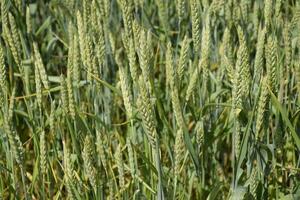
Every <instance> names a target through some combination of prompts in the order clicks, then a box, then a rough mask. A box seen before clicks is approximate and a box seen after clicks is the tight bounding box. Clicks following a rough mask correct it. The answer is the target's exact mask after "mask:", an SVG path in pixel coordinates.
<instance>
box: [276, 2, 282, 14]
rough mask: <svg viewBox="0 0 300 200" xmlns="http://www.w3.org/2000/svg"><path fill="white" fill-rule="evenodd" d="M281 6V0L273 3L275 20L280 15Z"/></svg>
mask: <svg viewBox="0 0 300 200" xmlns="http://www.w3.org/2000/svg"><path fill="white" fill-rule="evenodd" d="M281 6H282V0H276V3H275V16H276V17H277V18H278V17H279V16H280V14H281Z"/></svg>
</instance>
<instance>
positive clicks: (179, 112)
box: [171, 86, 185, 130]
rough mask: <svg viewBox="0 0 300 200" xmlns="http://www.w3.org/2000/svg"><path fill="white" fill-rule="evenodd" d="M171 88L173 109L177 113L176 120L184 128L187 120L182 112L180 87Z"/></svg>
mask: <svg viewBox="0 0 300 200" xmlns="http://www.w3.org/2000/svg"><path fill="white" fill-rule="evenodd" d="M171 90H172V91H171V99H172V105H173V110H174V113H175V118H176V121H177V123H178V125H179V127H180V128H181V129H183V130H184V129H185V121H184V117H183V113H182V108H181V105H180V99H179V95H178V89H177V87H176V86H174V87H173V88H172V89H171Z"/></svg>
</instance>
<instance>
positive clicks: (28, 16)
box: [26, 6, 32, 34]
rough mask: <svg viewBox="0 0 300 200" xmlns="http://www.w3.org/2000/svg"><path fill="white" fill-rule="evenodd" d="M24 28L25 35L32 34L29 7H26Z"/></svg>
mask: <svg viewBox="0 0 300 200" xmlns="http://www.w3.org/2000/svg"><path fill="white" fill-rule="evenodd" d="M26 28H27V30H26V31H27V33H28V34H30V33H32V22H31V15H30V7H29V6H26Z"/></svg>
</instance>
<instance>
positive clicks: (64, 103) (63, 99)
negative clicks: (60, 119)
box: [60, 75, 69, 113]
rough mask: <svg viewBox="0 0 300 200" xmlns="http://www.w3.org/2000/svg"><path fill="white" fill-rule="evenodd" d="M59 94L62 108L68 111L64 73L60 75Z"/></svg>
mask: <svg viewBox="0 0 300 200" xmlns="http://www.w3.org/2000/svg"><path fill="white" fill-rule="evenodd" d="M60 87H61V89H60V93H61V94H60V95H61V102H62V106H63V110H64V111H65V113H68V108H69V102H68V90H67V85H66V80H65V77H64V75H61V76H60Z"/></svg>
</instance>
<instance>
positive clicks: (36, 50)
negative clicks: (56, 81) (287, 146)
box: [33, 42, 49, 90]
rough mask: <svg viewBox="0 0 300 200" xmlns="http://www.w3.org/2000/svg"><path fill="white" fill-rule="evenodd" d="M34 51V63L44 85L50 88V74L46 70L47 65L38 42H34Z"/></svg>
mask: <svg viewBox="0 0 300 200" xmlns="http://www.w3.org/2000/svg"><path fill="white" fill-rule="evenodd" d="M33 51H34V65H35V67H37V69H38V71H39V74H40V77H41V80H42V82H43V85H44V87H45V88H46V89H47V90H49V83H48V76H47V73H46V70H45V66H44V64H43V61H42V57H41V54H40V52H39V48H38V46H37V43H36V42H34V43H33Z"/></svg>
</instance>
